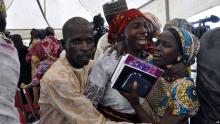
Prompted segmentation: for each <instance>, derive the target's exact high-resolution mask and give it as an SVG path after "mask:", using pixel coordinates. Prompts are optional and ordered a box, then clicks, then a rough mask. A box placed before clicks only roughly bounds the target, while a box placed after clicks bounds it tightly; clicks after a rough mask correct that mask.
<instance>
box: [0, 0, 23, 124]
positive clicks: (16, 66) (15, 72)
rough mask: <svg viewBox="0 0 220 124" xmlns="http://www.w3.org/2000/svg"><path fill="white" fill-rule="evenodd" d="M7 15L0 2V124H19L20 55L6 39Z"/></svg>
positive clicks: (2, 2)
mask: <svg viewBox="0 0 220 124" xmlns="http://www.w3.org/2000/svg"><path fill="white" fill-rule="evenodd" d="M5 27H6V13H5V5H4V1H3V0H0V58H1V61H0V70H1V71H2V73H0V80H1V82H0V85H1V87H0V123H1V124H19V123H20V122H19V116H18V111H17V109H16V108H15V106H14V103H15V93H16V90H17V83H18V79H19V74H20V63H19V59H18V53H17V50H16V49H15V47H14V46H13V44H12V42H11V41H10V40H9V39H7V38H6V37H5V34H4V32H5Z"/></svg>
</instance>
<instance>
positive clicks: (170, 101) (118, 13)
mask: <svg viewBox="0 0 220 124" xmlns="http://www.w3.org/2000/svg"><path fill="white" fill-rule="evenodd" d="M103 11H104V16H105V19H106V20H107V23H108V25H109V27H107V26H105V25H104V20H105V19H104V18H103V17H101V14H98V15H95V16H94V18H93V22H92V23H90V22H89V21H88V20H86V19H85V18H82V17H72V18H70V19H69V20H67V21H66V22H65V23H64V25H63V27H62V34H63V39H57V38H56V37H55V32H54V29H53V27H46V28H45V29H43V30H42V29H35V28H33V29H32V30H31V32H30V44H29V46H25V45H24V44H23V41H22V37H21V35H20V34H10V35H8V34H7V33H6V31H5V28H6V17H7V14H6V12H5V5H4V2H3V1H2V0H0V58H1V61H0V69H1V70H2V73H1V74H0V80H1V81H0V82H1V83H0V84H1V86H0V124H19V123H22V124H26V123H28V122H33V118H32V116H34V118H35V120H34V121H38V123H39V124H115V123H119V124H130V123H152V124H187V123H191V124H219V123H220V90H219V89H220V83H219V80H220V68H219V67H220V62H219V61H220V60H219V57H218V53H219V50H220V28H216V29H213V30H211V31H208V32H206V33H205V34H203V35H202V37H201V38H199V37H196V36H195V35H194V34H193V31H192V30H193V27H192V26H191V25H190V23H189V22H187V21H186V20H185V19H181V18H175V19H173V20H170V21H168V22H167V23H166V24H165V26H164V28H163V31H161V24H160V22H159V19H160V18H158V17H157V16H156V15H154V14H152V13H150V12H141V11H139V10H138V9H128V7H127V4H126V1H125V0H120V1H116V2H111V3H106V4H104V5H103ZM125 54H131V55H133V56H135V57H137V58H139V59H141V60H143V61H145V62H146V63H150V64H153V65H155V66H157V67H159V68H161V69H163V70H164V74H163V75H162V76H161V77H160V78H159V79H158V80H157V81H156V83H155V84H154V85H153V87H152V88H151V90H150V91H149V93H148V94H147V96H146V97H145V98H139V97H138V96H137V88H138V86H139V85H138V83H141V82H137V81H135V82H133V83H132V85H131V86H130V88H131V92H130V93H125V92H122V91H118V90H116V89H114V88H112V86H111V77H112V75H113V73H114V70H115V68H116V66H117V64H118V62H119V60H120V58H121V57H122V56H124V55H125ZM195 58H197V61H196V62H197V65H198V67H197V78H196V81H194V80H193V79H192V78H191V77H190V74H191V65H192V64H194V63H195ZM16 93H19V96H20V97H19V99H20V101H21V102H22V104H28V105H30V101H29V100H31V103H32V102H33V104H37V105H38V106H39V107H38V108H37V109H35V108H34V107H33V106H32V105H30V106H29V107H30V108H31V110H32V111H31V112H29V113H25V112H24V111H23V110H24V107H21V106H16V105H15V102H16V101H17V100H18V97H15V95H16ZM27 93H28V94H29V95H30V99H28V98H27V96H26V94H27ZM189 118H190V121H189ZM22 119H23V120H22Z"/></svg>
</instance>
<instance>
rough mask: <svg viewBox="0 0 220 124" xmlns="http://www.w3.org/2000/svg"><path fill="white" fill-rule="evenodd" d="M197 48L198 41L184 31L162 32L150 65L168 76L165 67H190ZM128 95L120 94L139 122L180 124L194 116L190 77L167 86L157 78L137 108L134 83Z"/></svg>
mask: <svg viewBox="0 0 220 124" xmlns="http://www.w3.org/2000/svg"><path fill="white" fill-rule="evenodd" d="M199 48H200V43H199V40H198V39H197V38H196V37H195V36H194V35H192V34H191V33H189V32H188V31H186V30H183V29H179V28H174V27H171V28H168V29H167V30H165V31H164V32H162V33H161V34H160V35H159V37H158V40H157V42H156V43H155V46H154V55H153V63H154V64H155V65H157V66H159V67H160V68H163V69H164V70H165V74H164V75H163V77H166V74H167V73H169V72H168V71H166V70H167V68H166V66H167V65H170V64H176V63H183V64H185V65H186V66H190V65H191V64H192V63H193V62H194V59H195V56H196V55H197V53H198V51H199ZM132 88H133V91H132V93H131V94H127V93H123V94H124V96H125V97H126V98H127V99H128V101H129V102H130V103H131V105H132V106H133V107H134V109H135V110H136V112H137V113H138V115H139V118H140V119H141V120H142V121H143V122H148V123H156V124H157V123H160V124H176V123H178V124H180V123H183V122H184V121H186V120H187V118H188V117H191V116H193V115H195V114H196V112H197V110H198V107H199V102H198V99H197V96H196V91H195V86H194V83H193V80H192V79H191V78H190V77H184V78H179V79H176V80H174V81H172V82H167V81H166V80H164V79H163V78H160V79H159V80H158V81H157V82H156V84H155V85H154V87H153V89H152V90H151V91H150V93H149V94H148V96H147V97H146V99H145V101H144V103H143V105H142V106H141V105H140V103H139V100H138V97H137V96H136V93H135V89H136V88H137V83H133V86H132Z"/></svg>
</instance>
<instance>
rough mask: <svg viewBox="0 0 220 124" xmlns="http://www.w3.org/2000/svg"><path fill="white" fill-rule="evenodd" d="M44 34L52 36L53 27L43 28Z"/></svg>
mask: <svg viewBox="0 0 220 124" xmlns="http://www.w3.org/2000/svg"><path fill="white" fill-rule="evenodd" d="M45 35H46V36H54V29H53V28H52V27H47V28H46V29H45Z"/></svg>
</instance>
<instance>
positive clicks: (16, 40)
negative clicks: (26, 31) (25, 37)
mask: <svg viewBox="0 0 220 124" xmlns="http://www.w3.org/2000/svg"><path fill="white" fill-rule="evenodd" d="M11 40H12V41H13V43H14V46H15V48H16V49H17V50H18V51H19V50H20V49H22V47H23V46H24V44H23V41H22V37H21V35H19V34H14V35H12V36H11Z"/></svg>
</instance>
